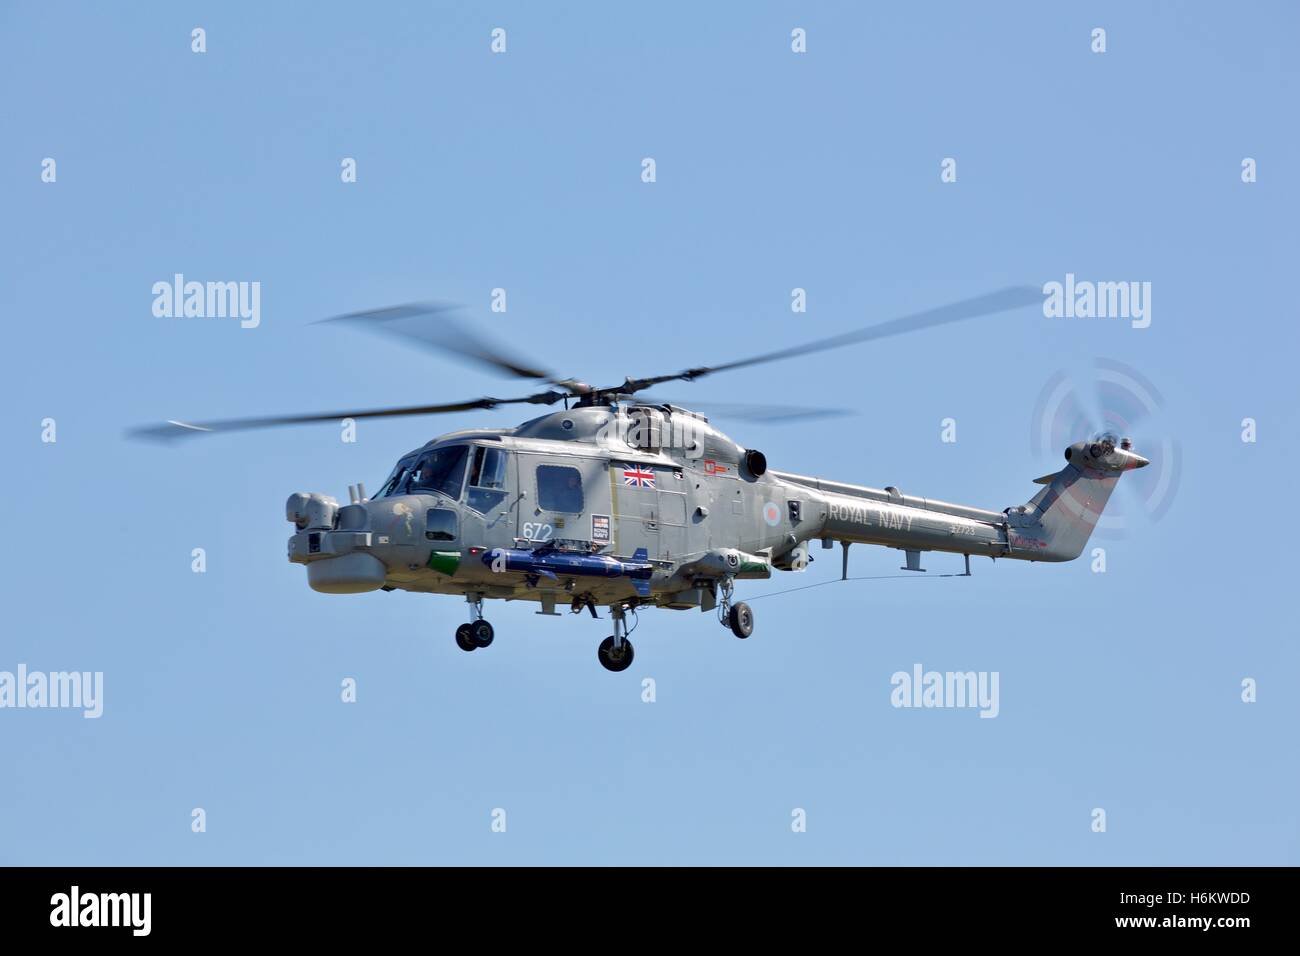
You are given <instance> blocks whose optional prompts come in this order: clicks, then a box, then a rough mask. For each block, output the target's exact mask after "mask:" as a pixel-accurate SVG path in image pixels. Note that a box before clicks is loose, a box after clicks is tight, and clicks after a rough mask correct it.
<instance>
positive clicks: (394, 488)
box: [375, 458, 415, 498]
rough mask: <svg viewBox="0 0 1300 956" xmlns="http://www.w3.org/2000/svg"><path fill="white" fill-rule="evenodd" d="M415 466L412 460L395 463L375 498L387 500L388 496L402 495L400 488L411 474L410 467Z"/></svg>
mask: <svg viewBox="0 0 1300 956" xmlns="http://www.w3.org/2000/svg"><path fill="white" fill-rule="evenodd" d="M413 464H415V459H414V458H407V459H404V460H402V461H399V462H398V463H397V466H396V467H395V468H394V469H393V472H392V474H390V475H389V476H388V477H387V478H385V479H384V483H383V484H382V485H381V486H380V487H379V492H378V494H376V495H375V497H376V498H387V497H389V496H390V495H400V494H402V490H401V489H402V486H403V485H405V484H406V479H407V477H408V476H409V475H410V473H411V466H412V465H413Z"/></svg>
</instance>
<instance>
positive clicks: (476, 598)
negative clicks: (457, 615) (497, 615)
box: [456, 594, 496, 651]
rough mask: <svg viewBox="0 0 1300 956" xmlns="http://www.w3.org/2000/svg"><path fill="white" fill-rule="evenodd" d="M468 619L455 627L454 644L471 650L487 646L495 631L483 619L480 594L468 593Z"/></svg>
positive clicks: (463, 649) (464, 649)
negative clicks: (465, 622) (467, 621)
mask: <svg viewBox="0 0 1300 956" xmlns="http://www.w3.org/2000/svg"><path fill="white" fill-rule="evenodd" d="M469 604H470V621H469V623H467V624H462V625H461V626H460V627H458V628H456V646H457V647H459V648H460V649H461V650H462V651H473V650H477V649H478V648H480V647H487V646H488V645H490V644H491V643H492V640H493V638H495V637H496V633H495V632H494V631H493V630H492V625H491V624H489V623H488V622H487V621H485V620H483V598H482V596H481V595H476V594H471V595H469Z"/></svg>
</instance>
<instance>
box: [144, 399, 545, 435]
mask: <svg viewBox="0 0 1300 956" xmlns="http://www.w3.org/2000/svg"><path fill="white" fill-rule="evenodd" d="M567 397H568V396H567V394H566V393H565V392H555V391H547V392H538V393H537V394H536V395H527V396H524V397H523V398H474V399H470V400H469V401H467V402H450V403H448V404H445V405H408V406H404V407H397V408H372V409H364V410H361V411H346V412H320V413H317V414H311V415H278V416H274V417H270V418H228V419H223V420H220V421H209V422H181V421H168V422H167V423H165V424H163V425H149V426H145V427H141V428H133V429H131V430H130V431H129V432H127V434H128V435H129V436H130V437H132V438H144V439H152V440H156V441H175V440H177V439H181V438H193V437H196V436H198V435H208V434H212V433H214V432H230V431H245V430H247V429H250V428H271V427H274V426H276V425H303V424H308V423H311V422H329V421H342V420H343V419H345V418H395V417H398V416H403V415H442V414H446V413H448V412H467V411H472V410H474V409H479V408H496V407H497V406H498V405H520V404H531V405H553V404H555V403H556V402H558V401H559V400H560V399H562V398H567Z"/></svg>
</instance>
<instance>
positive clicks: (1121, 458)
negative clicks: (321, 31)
mask: <svg viewBox="0 0 1300 956" xmlns="http://www.w3.org/2000/svg"><path fill="white" fill-rule="evenodd" d="M1065 458H1066V462H1067V464H1066V466H1065V467H1064V468H1062V469H1061V470H1060V471H1058V472H1057V473H1056V474H1055V475H1049V476H1045V477H1043V478H1036V479H1035V481H1036V482H1038V483H1039V484H1046V485H1047V487H1046V488H1044V489H1043V490H1042V491H1040V492H1039V493H1038V494H1036V495H1034V497H1033V498H1032V499H1030V501H1029V503H1028V504H1026V505H1024V506H1023V508H1016V509H1012V515H1011V517H1012V518H1013V521H1012V524H1013V526H1015V530H1017V531H1018V530H1020V529H1023V530H1024V531H1026V532H1028V533H1029V535H1031V536H1032V537H1029V538H1028V540H1030V541H1033V542H1034V544H1035V545H1036V546H1037V547H1038V548H1040V549H1041V550H1040V551H1039V557H1038V560H1042V561H1072V560H1074V559H1075V558H1077V557H1078V556H1079V555H1080V554H1082V553H1083V548H1084V546H1085V545H1086V544H1087V543H1088V538H1089V537H1091V535H1092V531H1093V529H1094V528H1095V527H1096V526H1097V520H1098V519H1099V518H1100V517H1101V512H1102V509H1104V508H1105V507H1106V502H1107V501H1109V500H1110V494H1111V492H1112V491H1114V490H1115V483H1116V482H1117V481H1119V476H1120V475H1121V474H1123V473H1124V472H1126V471H1131V470H1132V469H1134V468H1143V467H1145V466H1146V465H1147V464H1149V462H1148V461H1147V460H1146V459H1145V458H1143V457H1142V456H1141V455H1138V454H1135V453H1134V452H1132V451H1130V450H1129V447H1128V445H1127V440H1125V442H1121V444H1120V447H1118V448H1116V447H1115V445H1114V443H1113V442H1111V441H1110V440H1108V439H1103V440H1101V441H1096V442H1076V443H1075V444H1073V445H1071V446H1070V447H1069V448H1067V449H1066V450H1065ZM1015 519H1018V520H1015ZM1012 540H1013V542H1014V540H1015V536H1014V533H1013V539H1012Z"/></svg>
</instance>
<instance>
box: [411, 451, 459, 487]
mask: <svg viewBox="0 0 1300 956" xmlns="http://www.w3.org/2000/svg"><path fill="white" fill-rule="evenodd" d="M466 451H467V449H466V447H465V446H464V445H448V446H447V447H445V448H435V449H433V451H429V452H425V453H424V454H423V455H422V456H420V462H419V464H417V465H416V466H415V470H414V471H412V472H411V478H410V481H409V482H408V483H407V485H408V487H407V489H406V490H407V492H408V493H410V494H419V493H421V492H425V493H428V492H437V493H439V494H443V495H446V496H447V497H448V498H459V497H460V486H461V483H462V482H463V481H464V480H465V459H466V458H467V457H468V456H467V455H466Z"/></svg>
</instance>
